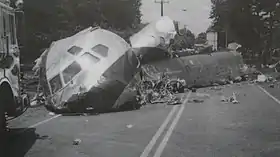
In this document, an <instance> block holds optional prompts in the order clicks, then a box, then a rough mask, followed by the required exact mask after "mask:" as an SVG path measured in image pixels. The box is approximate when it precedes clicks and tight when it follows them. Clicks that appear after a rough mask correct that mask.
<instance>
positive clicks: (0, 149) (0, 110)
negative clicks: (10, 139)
mask: <svg viewBox="0 0 280 157" xmlns="http://www.w3.org/2000/svg"><path fill="white" fill-rule="evenodd" d="M5 144H6V116H5V110H4V106H3V105H2V104H0V156H2V155H4V150H5V148H4V146H5Z"/></svg>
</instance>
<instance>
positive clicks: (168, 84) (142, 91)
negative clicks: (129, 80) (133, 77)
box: [136, 73, 185, 105]
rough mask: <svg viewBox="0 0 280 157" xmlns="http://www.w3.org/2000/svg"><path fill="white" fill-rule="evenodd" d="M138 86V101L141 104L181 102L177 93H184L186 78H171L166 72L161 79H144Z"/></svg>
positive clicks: (175, 103)
mask: <svg viewBox="0 0 280 157" xmlns="http://www.w3.org/2000/svg"><path fill="white" fill-rule="evenodd" d="M136 86H137V91H138V92H137V93H138V101H140V103H141V104H147V103H151V104H155V103H167V104H168V105H177V104H181V103H182V102H181V99H180V98H178V97H176V96H175V94H177V93H184V86H185V80H181V79H169V78H168V76H166V75H165V74H164V73H163V74H162V75H161V77H160V80H144V81H141V82H140V83H139V84H138V85H136Z"/></svg>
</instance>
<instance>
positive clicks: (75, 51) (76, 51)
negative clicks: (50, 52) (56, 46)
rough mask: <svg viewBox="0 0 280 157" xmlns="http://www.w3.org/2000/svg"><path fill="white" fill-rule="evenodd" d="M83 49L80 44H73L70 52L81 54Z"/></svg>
mask: <svg viewBox="0 0 280 157" xmlns="http://www.w3.org/2000/svg"><path fill="white" fill-rule="evenodd" d="M82 50H83V49H82V48H80V47H78V46H72V47H71V48H70V49H68V52H69V53H71V54H72V55H77V54H79V53H80V52H81V51H82Z"/></svg>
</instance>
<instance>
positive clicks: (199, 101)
mask: <svg viewBox="0 0 280 157" xmlns="http://www.w3.org/2000/svg"><path fill="white" fill-rule="evenodd" d="M203 102H204V100H202V99H192V100H188V103H203Z"/></svg>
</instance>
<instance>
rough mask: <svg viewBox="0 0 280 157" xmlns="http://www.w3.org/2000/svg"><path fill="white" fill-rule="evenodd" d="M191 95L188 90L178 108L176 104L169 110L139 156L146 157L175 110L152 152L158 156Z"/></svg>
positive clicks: (155, 156)
mask: <svg viewBox="0 0 280 157" xmlns="http://www.w3.org/2000/svg"><path fill="white" fill-rule="evenodd" d="M190 95H191V92H189V93H188V94H187V97H186V99H185V100H184V102H183V104H182V105H181V106H180V108H179V110H178V109H177V108H178V107H179V106H178V105H176V106H174V107H173V108H172V110H171V111H170V112H169V114H168V116H167V117H166V119H165V120H164V122H163V123H162V125H161V126H160V128H159V129H158V130H157V132H156V134H155V135H154V136H153V138H152V140H151V141H150V142H149V144H148V145H147V146H146V147H145V149H144V151H143V153H142V154H141V156H140V157H148V156H149V154H150V153H151V151H152V149H153V147H154V146H155V144H156V142H157V140H158V139H159V137H160V136H161V135H162V134H163V132H164V130H165V128H166V127H167V125H168V124H169V122H170V121H171V119H172V117H173V115H174V114H175V113H176V111H177V110H178V112H177V115H176V117H175V118H174V119H173V121H172V123H171V125H170V127H169V128H168V130H167V132H166V133H165V135H164V137H163V139H162V141H161V142H160V144H159V146H158V148H157V149H156V152H155V154H154V157H160V156H161V154H162V152H163V150H164V148H165V146H166V144H167V142H168V140H169V138H170V136H171V135H172V132H173V130H174V129H175V128H176V125H177V123H178V121H179V119H180V117H181V115H182V113H183V111H184V109H185V104H186V103H187V101H188V99H189V97H190Z"/></svg>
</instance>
